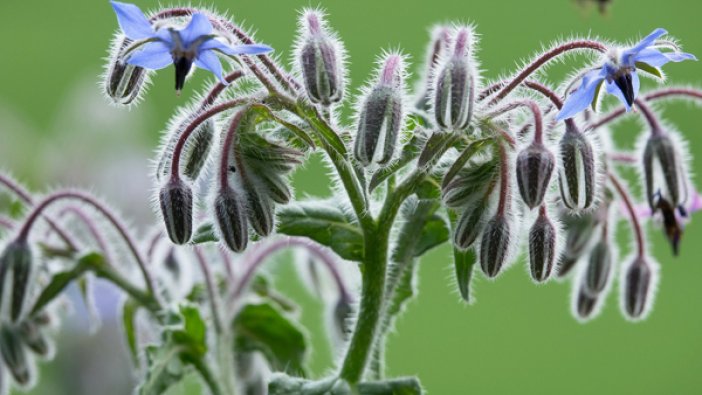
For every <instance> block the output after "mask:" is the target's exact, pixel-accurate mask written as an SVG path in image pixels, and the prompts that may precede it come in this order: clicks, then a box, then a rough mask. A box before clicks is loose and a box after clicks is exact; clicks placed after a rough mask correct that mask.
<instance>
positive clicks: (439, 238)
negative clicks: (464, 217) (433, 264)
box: [413, 215, 450, 257]
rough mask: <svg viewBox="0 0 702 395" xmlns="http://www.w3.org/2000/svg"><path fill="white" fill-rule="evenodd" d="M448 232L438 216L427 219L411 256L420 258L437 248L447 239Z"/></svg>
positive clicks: (442, 220) (443, 221)
mask: <svg viewBox="0 0 702 395" xmlns="http://www.w3.org/2000/svg"><path fill="white" fill-rule="evenodd" d="M449 233H450V232H449V230H448V228H447V227H446V221H445V220H444V219H443V218H441V217H440V216H438V215H432V216H431V217H430V218H428V219H427V221H426V223H425V224H424V228H422V232H421V234H420V235H419V239H418V240H417V242H416V244H415V245H414V248H413V256H415V257H420V256H422V255H424V253H426V252H427V251H429V250H431V249H432V248H434V247H436V246H439V245H441V244H443V243H445V242H446V241H448V239H449Z"/></svg>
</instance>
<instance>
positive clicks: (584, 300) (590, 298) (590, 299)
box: [575, 287, 599, 320]
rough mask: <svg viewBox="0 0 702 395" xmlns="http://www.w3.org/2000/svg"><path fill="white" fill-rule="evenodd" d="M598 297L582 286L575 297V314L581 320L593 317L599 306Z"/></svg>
mask: <svg viewBox="0 0 702 395" xmlns="http://www.w3.org/2000/svg"><path fill="white" fill-rule="evenodd" d="M598 297H599V296H598V295H591V294H590V293H588V292H587V291H585V289H584V287H580V290H579V291H578V294H577V296H576V299H575V314H576V315H577V316H578V318H580V319H581V320H587V319H590V318H592V315H593V314H594V313H595V311H596V308H597V302H598V300H597V299H598Z"/></svg>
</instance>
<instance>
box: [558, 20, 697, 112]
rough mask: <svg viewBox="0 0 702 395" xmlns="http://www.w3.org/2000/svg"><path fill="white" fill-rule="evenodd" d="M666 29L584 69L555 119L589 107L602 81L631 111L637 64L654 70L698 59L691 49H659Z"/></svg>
mask: <svg viewBox="0 0 702 395" xmlns="http://www.w3.org/2000/svg"><path fill="white" fill-rule="evenodd" d="M666 33H668V32H667V31H666V30H665V29H656V30H654V31H653V32H652V33H651V34H649V35H648V36H646V37H645V38H644V39H643V40H641V41H640V42H639V43H638V44H636V45H635V46H633V47H631V48H628V49H624V50H622V51H616V52H614V53H613V55H612V56H610V57H609V59H608V61H607V62H605V64H604V65H603V66H602V67H600V68H598V69H595V70H591V71H589V72H587V73H585V75H584V76H583V80H582V83H581V84H580V87H579V88H578V89H577V90H575V91H574V92H572V93H571V94H570V95H569V96H568V99H567V100H566V102H565V104H564V105H563V108H562V109H561V111H560V112H559V113H558V116H557V117H556V119H558V120H562V119H566V118H572V117H574V116H575V115H576V114H578V113H579V112H580V111H582V110H584V109H585V108H587V106H589V105H590V104H591V103H592V102H593V100H596V98H595V96H596V94H597V93H598V92H599V89H600V88H601V86H602V84H603V83H605V88H606V90H607V93H609V94H612V95H615V96H617V98H619V100H620V101H621V102H622V103H623V104H624V106H625V107H626V110H627V111H629V110H630V109H631V105H632V104H633V103H634V99H636V96H638V94H639V76H638V74H637V73H636V70H637V68H638V69H644V70H647V71H654V72H655V70H656V69H657V68H658V67H661V66H663V65H664V64H666V63H668V62H682V61H683V60H688V59H692V60H697V58H695V56H694V55H691V54H689V53H682V52H661V51H660V50H658V49H656V48H655V47H654V45H655V42H656V40H657V39H658V38H659V37H661V36H662V35H664V34H666Z"/></svg>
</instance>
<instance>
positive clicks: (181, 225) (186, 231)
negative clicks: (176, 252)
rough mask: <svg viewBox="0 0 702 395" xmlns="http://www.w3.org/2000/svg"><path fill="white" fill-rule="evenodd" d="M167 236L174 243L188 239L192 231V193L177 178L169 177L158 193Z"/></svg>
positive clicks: (181, 242)
mask: <svg viewBox="0 0 702 395" xmlns="http://www.w3.org/2000/svg"><path fill="white" fill-rule="evenodd" d="M159 201H160V204H161V214H162V215H163V221H164V223H165V225H166V232H167V233H168V237H169V238H170V239H171V241H172V242H173V243H175V244H185V243H187V242H188V241H190V237H191V236H192V233H193V193H192V190H191V189H190V187H189V186H188V185H186V184H185V183H184V182H183V181H182V180H181V179H179V178H171V179H170V180H169V181H168V182H167V183H166V185H165V186H164V187H163V188H162V189H161V192H160V193H159Z"/></svg>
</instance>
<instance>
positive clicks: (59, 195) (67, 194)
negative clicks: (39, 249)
mask: <svg viewBox="0 0 702 395" xmlns="http://www.w3.org/2000/svg"><path fill="white" fill-rule="evenodd" d="M63 199H76V200H80V201H82V202H84V203H86V204H88V205H90V206H92V207H93V208H95V209H96V210H97V211H99V212H100V213H101V214H102V215H103V216H104V217H105V218H106V219H107V220H108V221H109V222H110V223H111V224H112V226H113V227H114V228H115V229H116V230H117V233H119V235H120V237H121V238H122V240H123V241H124V242H125V244H127V247H128V248H129V251H130V252H131V254H132V256H133V257H134V260H135V261H136V262H137V264H138V265H139V268H140V269H141V272H142V275H143V277H144V282H145V283H146V286H147V288H148V290H149V292H150V293H151V295H153V296H154V297H155V296H156V286H155V283H154V280H153V278H152V276H151V272H150V271H149V269H148V267H147V266H146V262H145V261H144V259H143V258H142V256H141V254H140V253H139V250H138V249H137V246H136V243H135V242H134V240H132V238H131V236H130V235H129V233H128V232H127V230H126V227H125V226H124V225H122V223H121V222H120V221H118V220H117V218H116V217H115V216H114V215H113V214H112V212H110V210H108V209H107V208H106V207H105V206H103V205H102V204H101V203H100V202H99V201H98V200H97V199H95V198H93V197H92V196H90V195H87V194H84V193H81V192H77V191H63V192H56V193H54V194H52V195H49V196H48V197H46V198H44V200H42V201H41V202H39V203H38V204H37V205H36V206H35V207H34V209H33V210H32V211H31V212H30V214H29V215H28V216H27V219H26V220H25V222H24V224H23V225H22V227H21V228H20V231H19V233H18V236H17V239H19V240H27V238H28V237H29V232H30V231H31V230H32V226H33V225H34V223H35V222H36V220H37V219H38V218H39V216H40V215H41V214H42V212H43V211H44V210H46V209H47V208H48V207H49V206H50V205H51V204H53V203H54V202H56V201H59V200H63Z"/></svg>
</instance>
